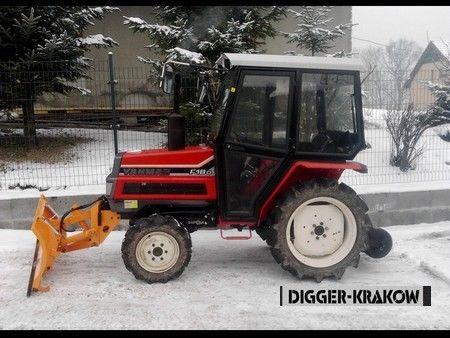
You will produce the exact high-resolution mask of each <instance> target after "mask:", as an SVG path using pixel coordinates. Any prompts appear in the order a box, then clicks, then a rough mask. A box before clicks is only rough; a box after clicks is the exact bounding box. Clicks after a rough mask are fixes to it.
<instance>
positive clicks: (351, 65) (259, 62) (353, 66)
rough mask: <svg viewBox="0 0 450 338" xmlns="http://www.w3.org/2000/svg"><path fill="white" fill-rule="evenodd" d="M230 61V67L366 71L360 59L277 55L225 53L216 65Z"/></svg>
mask: <svg viewBox="0 0 450 338" xmlns="http://www.w3.org/2000/svg"><path fill="white" fill-rule="evenodd" d="M227 59H228V60H229V61H230V67H234V66H247V67H267V68H295V69H328V70H353V71H362V70H363V69H364V67H363V64H362V62H361V60H360V59H353V58H336V57H324V56H294V55H275V54H237V53H224V54H222V55H221V56H220V58H219V59H218V60H217V61H216V65H222V66H223V67H225V60H227ZM225 68H226V67H225Z"/></svg>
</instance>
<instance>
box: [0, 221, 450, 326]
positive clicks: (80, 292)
mask: <svg viewBox="0 0 450 338" xmlns="http://www.w3.org/2000/svg"><path fill="white" fill-rule="evenodd" d="M386 229H387V230H388V231H389V232H390V233H391V234H392V237H393V240H394V247H393V250H392V251H391V253H390V254H389V255H388V256H387V257H385V258H383V259H380V260H375V259H372V258H369V257H368V256H366V255H364V254H363V255H362V256H361V262H360V265H359V267H358V268H357V269H354V268H348V270H347V271H346V272H345V274H344V276H343V277H342V279H341V280H340V281H335V280H325V281H323V282H322V283H321V284H319V285H320V287H321V288H358V287H370V286H379V287H389V286H391V287H405V286H411V287H416V286H421V285H431V301H432V305H431V307H421V306H420V307H419V306H346V307H343V306H318V305H316V306H309V307H306V306H291V307H280V306H279V287H280V285H283V286H284V287H287V288H288V287H291V288H296V289H299V288H317V286H318V284H316V283H315V282H312V281H298V280H296V279H295V278H294V277H292V276H291V275H290V274H289V273H287V272H285V271H284V270H282V269H281V268H280V267H279V266H278V265H277V264H276V263H275V261H274V260H273V258H272V256H271V255H270V252H269V249H268V247H267V245H266V244H265V243H264V242H263V241H262V240H261V239H259V237H258V236H256V235H255V237H254V238H252V239H251V240H249V241H224V240H221V239H220V237H219V234H218V232H217V231H198V232H195V233H193V234H192V239H193V246H194V247H193V255H192V259H191V262H190V264H189V266H188V267H187V269H186V270H185V271H184V273H183V274H182V276H181V277H180V278H179V279H177V280H174V281H171V282H169V283H167V284H154V285H148V284H145V283H143V282H140V281H138V280H136V279H134V277H133V276H132V275H131V274H130V273H129V272H128V271H127V270H126V269H125V267H124V265H123V263H122V259H121V256H120V243H121V240H122V238H123V232H119V231H117V232H114V233H113V234H112V235H111V236H110V238H108V239H107V240H106V241H105V243H104V244H103V245H102V246H101V247H99V248H92V249H89V250H84V251H79V252H73V253H69V254H64V255H62V256H61V257H60V258H59V260H58V261H57V262H56V264H55V266H54V269H53V270H52V271H50V272H49V274H48V276H47V279H46V281H48V282H49V283H50V284H51V290H50V292H48V293H38V294H33V296H32V297H30V298H26V297H25V292H26V286H27V282H28V274H29V271H30V264H31V260H32V255H33V250H34V241H35V239H34V237H33V235H32V233H31V232H30V231H24V230H0V304H1V305H2V306H1V307H0V329H17V328H19V329H25V328H34V329H37V328H43V329H45V328H48V329H58V328H61V329H69V328H71V329H105V328H116V329H119V328H121V329H122V328H129V329H217V328H224V329H237V328H243V329H246V328H252V329H262V328H266V329H298V328H302V329H319V328H320V329H357V328H374V329H389V328H391V329H425V328H430V329H449V328H450V320H449V318H450V307H449V303H450V288H449V286H450V242H449V241H450V222H440V223H434V224H420V225H409V226H395V227H389V228H386Z"/></svg>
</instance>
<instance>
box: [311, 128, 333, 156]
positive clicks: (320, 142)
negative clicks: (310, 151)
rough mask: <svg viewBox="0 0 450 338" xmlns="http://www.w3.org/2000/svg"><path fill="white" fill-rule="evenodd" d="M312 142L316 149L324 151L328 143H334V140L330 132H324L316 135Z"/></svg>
mask: <svg viewBox="0 0 450 338" xmlns="http://www.w3.org/2000/svg"><path fill="white" fill-rule="evenodd" d="M311 143H312V145H313V147H314V149H317V150H318V151H319V152H323V151H324V150H325V148H326V147H327V146H328V145H330V144H332V143H333V140H332V139H331V137H330V136H329V135H328V134H326V133H323V132H322V133H319V134H317V135H316V136H314V138H313V139H312V141H311Z"/></svg>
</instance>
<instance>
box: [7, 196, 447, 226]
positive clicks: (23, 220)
mask: <svg viewBox="0 0 450 338" xmlns="http://www.w3.org/2000/svg"><path fill="white" fill-rule="evenodd" d="M96 197H97V196H93V195H82V196H70V197H49V201H50V203H51V205H52V206H53V207H54V209H55V210H56V212H58V213H59V214H60V215H62V214H63V213H64V212H65V211H66V210H68V209H69V208H70V207H71V205H72V204H73V203H75V202H76V203H77V204H79V205H81V204H85V203H88V202H91V201H93V200H94V199H95V198H96ZM361 197H362V198H363V199H364V201H365V202H366V203H367V205H368V206H369V209H370V210H369V215H370V217H371V220H372V222H373V224H375V225H378V226H390V225H402V224H416V223H433V222H439V221H449V220H450V190H432V191H411V192H396V193H376V194H364V195H361ZM36 204H37V198H24V199H12V200H0V228H4V229H29V228H30V225H31V222H32V218H33V213H34V209H35V208H36ZM126 227H127V223H126V221H125V222H124V224H123V225H122V226H121V229H126Z"/></svg>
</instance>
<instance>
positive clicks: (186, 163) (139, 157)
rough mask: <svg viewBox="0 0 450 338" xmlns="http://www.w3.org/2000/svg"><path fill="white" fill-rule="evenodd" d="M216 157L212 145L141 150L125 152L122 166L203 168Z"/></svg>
mask: <svg viewBox="0 0 450 338" xmlns="http://www.w3.org/2000/svg"><path fill="white" fill-rule="evenodd" d="M213 159H214V151H213V149H212V148H211V147H206V146H199V147H186V148H185V149H182V150H167V149H154V150H139V151H127V152H125V153H123V155H122V159H121V163H120V167H121V168H124V169H125V168H192V169H194V168H197V169H198V168H202V167H203V166H205V165H206V164H208V163H210V162H211V161H212V160H213Z"/></svg>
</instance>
